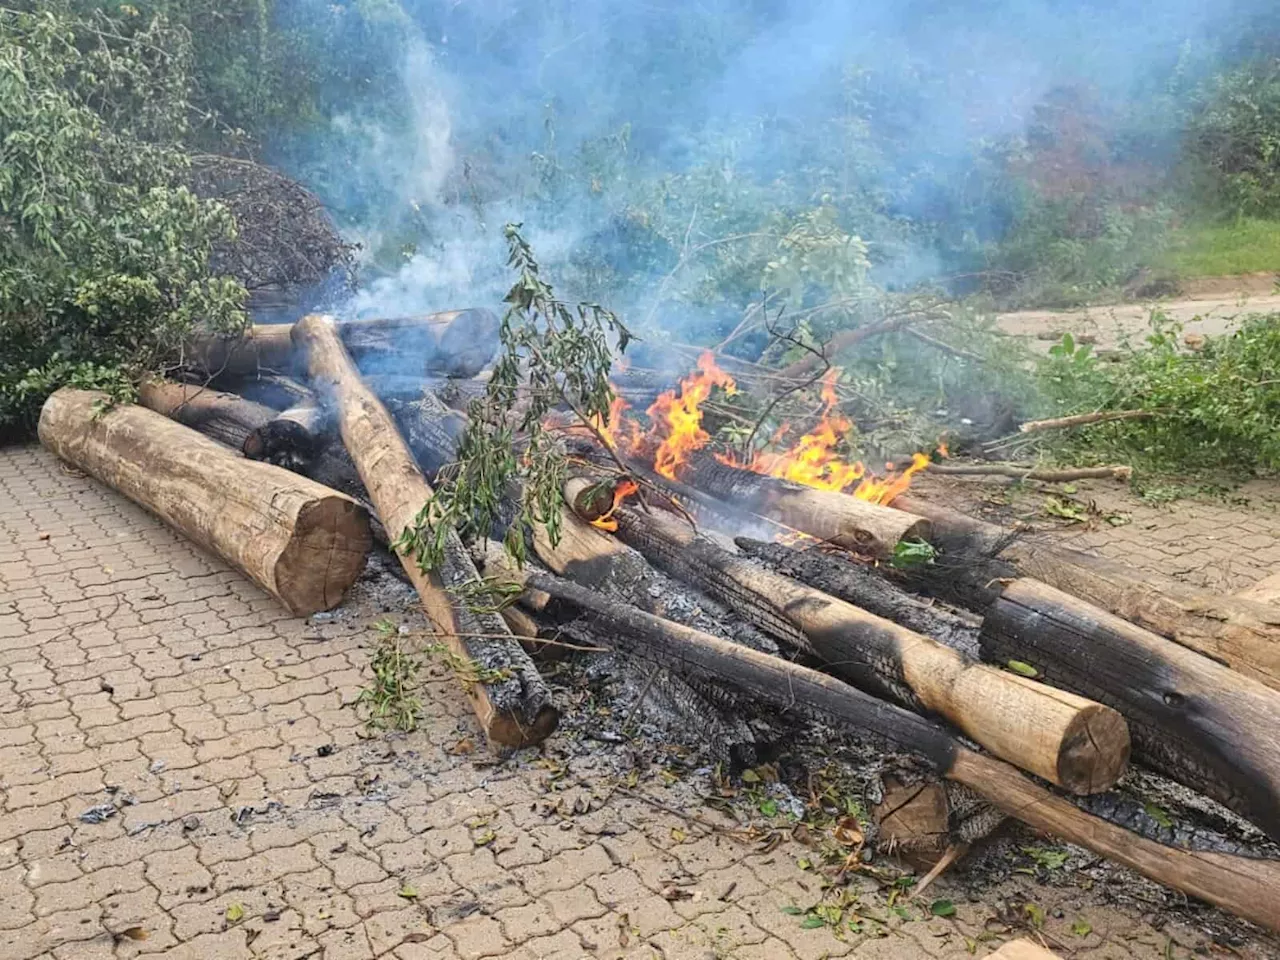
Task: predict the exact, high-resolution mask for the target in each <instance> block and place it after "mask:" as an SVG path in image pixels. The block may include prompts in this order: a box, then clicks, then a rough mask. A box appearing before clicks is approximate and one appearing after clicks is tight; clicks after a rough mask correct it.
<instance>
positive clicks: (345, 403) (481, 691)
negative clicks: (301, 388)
mask: <svg viewBox="0 0 1280 960" xmlns="http://www.w3.org/2000/svg"><path fill="white" fill-rule="evenodd" d="M295 335H296V336H297V338H298V346H299V347H300V348H301V349H302V351H303V352H304V353H305V354H306V356H307V363H308V369H309V371H310V373H311V377H312V380H313V383H314V384H315V385H316V387H317V389H318V391H319V393H320V395H321V397H322V399H325V400H326V401H327V402H331V403H332V404H333V407H334V410H335V412H336V414H337V417H338V423H339V427H340V429H341V433H342V438H343V441H344V443H345V444H346V447H347V449H348V451H349V452H350V453H351V458H352V460H353V461H354V462H355V465H356V467H357V469H358V470H359V471H360V478H361V480H362V481H363V482H364V485H365V488H366V489H367V490H368V491H369V496H370V499H371V500H372V501H373V504H374V506H375V508H376V509H377V511H378V516H379V517H380V518H381V519H382V522H383V524H384V525H385V526H386V528H387V531H388V533H391V534H392V535H394V536H398V535H399V533H400V531H403V530H404V529H406V528H407V527H409V526H410V525H412V524H413V523H414V519H415V517H416V516H417V514H418V512H419V510H421V508H422V507H423V506H424V505H425V504H426V503H427V502H428V500H429V499H430V498H431V496H432V491H431V487H430V486H429V485H428V484H427V482H426V480H425V479H423V476H422V472H421V471H420V470H419V468H418V466H417V464H416V463H415V462H414V459H413V455H412V454H411V453H410V451H409V449H408V447H407V446H405V443H404V440H403V439H402V438H401V436H400V433H399V431H398V430H397V429H396V426H395V421H394V420H393V419H392V418H391V415H390V414H389V413H387V411H386V408H385V407H383V406H382V404H381V403H380V402H379V401H378V399H377V397H375V396H374V395H373V393H372V391H370V390H369V389H368V388H367V387H366V386H365V385H364V384H363V382H361V380H360V376H359V374H358V373H357V372H356V368H355V364H354V363H353V362H352V361H351V358H350V356H349V355H348V354H347V352H346V350H345V348H344V347H343V346H342V341H341V340H340V339H339V337H338V332H337V326H336V324H335V323H334V322H333V321H332V320H331V319H329V318H327V317H319V316H311V317H307V318H305V319H304V320H301V321H299V322H298V324H296V325H295ZM400 560H401V564H402V565H403V566H404V569H405V572H406V573H407V574H408V576H409V579H410V580H411V581H412V583H413V585H414V588H415V589H416V590H417V592H418V595H419V597H421V599H422V604H423V608H424V609H425V610H426V613H427V615H428V617H429V618H430V619H431V620H432V622H433V623H434V624H435V626H436V629H437V630H438V631H439V632H440V633H441V634H442V635H443V637H444V639H445V641H446V642H447V643H448V645H449V647H450V649H451V650H452V651H453V653H454V655H455V656H456V657H457V658H458V659H459V661H460V662H461V663H462V664H464V665H474V667H475V668H476V674H477V676H476V677H474V678H467V679H466V680H465V681H464V687H465V688H466V691H467V694H468V696H469V697H470V699H471V703H472V707H473V708H474V710H475V712H476V716H477V717H478V718H479V720H480V725H481V727H482V729H483V730H484V732H485V735H486V736H487V737H488V738H489V740H490V742H491V743H495V744H500V745H503V746H524V745H528V744H532V743H538V742H540V741H541V740H543V739H545V738H546V737H547V736H548V735H549V734H550V733H551V731H552V730H553V729H555V726H556V722H557V719H558V713H557V711H556V709H555V708H554V707H553V706H552V704H551V696H550V691H549V690H548V689H547V686H546V683H545V682H544V681H543V679H542V677H540V676H539V675H538V671H537V669H536V668H535V667H534V665H533V662H532V661H531V660H530V659H529V655H528V654H527V653H526V652H525V651H524V650H523V649H522V648H521V646H520V644H519V643H517V642H516V640H515V638H514V637H512V635H511V632H510V630H508V629H507V626H506V623H505V622H504V621H503V619H502V618H501V616H499V615H498V614H497V613H495V612H485V611H480V610H476V609H472V608H470V607H469V606H467V604H465V603H464V602H463V601H462V600H461V599H460V597H459V596H458V593H459V591H460V590H462V589H464V588H465V587H466V586H467V585H469V584H474V583H476V582H477V581H478V580H479V577H478V575H477V574H476V570H475V566H474V565H473V563H472V561H471V558H470V556H469V555H468V554H467V552H466V549H465V547H463V545H462V542H461V541H460V540H459V539H458V536H457V534H456V533H454V532H453V531H449V533H448V535H447V536H446V539H445V544H444V557H443V560H442V562H441V564H440V566H439V568H438V569H436V570H433V571H431V572H430V573H426V572H424V571H423V570H422V569H421V568H420V567H419V565H418V562H417V559H416V558H415V557H413V556H409V555H401V558H400ZM467 669H468V670H469V669H470V666H468V667H467Z"/></svg>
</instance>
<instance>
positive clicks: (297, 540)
mask: <svg viewBox="0 0 1280 960" xmlns="http://www.w3.org/2000/svg"><path fill="white" fill-rule="evenodd" d="M372 544H373V536H372V534H371V533H370V530H369V514H368V512H367V511H366V510H365V508H364V507H362V506H361V505H360V504H358V503H356V502H355V501H354V500H352V499H350V498H349V497H344V496H342V495H341V494H337V493H334V494H333V495H332V496H325V497H317V498H316V499H315V500H313V501H312V502H311V503H309V504H307V505H306V506H305V507H303V508H302V509H301V510H299V511H298V519H297V523H296V526H295V531H294V537H293V540H292V542H290V544H289V546H288V547H286V548H285V550H284V551H283V552H282V553H281V554H280V557H279V559H278V560H277V561H276V564H275V569H274V574H275V586H276V592H277V593H278V595H279V596H280V599H281V600H283V601H284V602H285V605H286V606H288V607H289V609H290V610H291V611H292V612H293V613H295V614H297V615H299V616H307V615H309V614H312V613H316V612H318V611H320V610H329V609H332V608H333V607H336V606H337V605H338V604H339V603H340V602H341V601H342V597H343V594H345V593H346V592H347V589H348V588H349V587H350V586H351V584H353V583H354V582H355V580H356V577H358V576H359V575H360V572H361V571H362V570H363V569H364V562H365V557H366V556H367V555H368V553H369V548H370V546H372Z"/></svg>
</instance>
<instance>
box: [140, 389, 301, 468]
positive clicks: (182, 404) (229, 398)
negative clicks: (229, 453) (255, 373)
mask: <svg viewBox="0 0 1280 960" xmlns="http://www.w3.org/2000/svg"><path fill="white" fill-rule="evenodd" d="M138 403H140V404H141V405H142V406H144V407H146V408H147V409H149V410H154V411H155V412H156V413H159V414H162V415H163V416H166V417H168V418H169V419H170V420H176V421H177V422H178V423H180V424H182V425H183V426H184V427H190V428H191V429H192V430H195V431H198V432H199V433H202V434H204V435H205V436H206V437H209V438H211V439H213V440H217V441H218V442H219V443H221V444H224V445H226V446H228V447H231V448H232V449H234V450H243V449H244V446H245V443H246V442H247V441H248V439H249V437H250V436H252V435H253V432H254V431H255V430H259V429H261V428H262V427H263V426H264V425H265V424H267V423H270V422H271V420H272V418H274V417H275V415H276V412H275V411H274V410H272V409H271V408H270V407H264V406H263V405H262V404H260V403H254V402H253V401H252V400H246V399H245V398H244V397H239V396H236V395H235V394H234V393H222V392H221V391H218V390H212V389H210V388H209V387H200V386H195V385H193V384H186V383H174V382H173V381H172V380H150V381H148V382H146V383H144V384H143V385H142V386H141V387H139V388H138ZM255 459H262V458H255Z"/></svg>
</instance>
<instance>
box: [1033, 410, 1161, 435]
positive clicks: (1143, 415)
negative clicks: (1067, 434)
mask: <svg viewBox="0 0 1280 960" xmlns="http://www.w3.org/2000/svg"><path fill="white" fill-rule="evenodd" d="M1158 415H1159V411H1156V410H1099V411H1097V412H1095V413H1077V414H1074V415H1072V416H1070V417H1054V418H1052V419H1050V420H1028V421H1026V422H1025V423H1023V424H1022V425H1021V426H1019V427H1018V432H1019V433H1039V432H1040V431H1042V430H1065V429H1067V428H1069V427H1087V426H1090V425H1092V424H1095V423H1112V422H1114V421H1116V420H1146V419H1149V418H1151V417H1155V416H1158Z"/></svg>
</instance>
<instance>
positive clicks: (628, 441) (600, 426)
mask: <svg viewBox="0 0 1280 960" xmlns="http://www.w3.org/2000/svg"><path fill="white" fill-rule="evenodd" d="M609 386H610V388H611V389H612V390H613V399H612V400H611V401H609V414H608V416H607V417H605V418H604V419H601V417H600V416H599V415H598V414H596V415H593V416H592V417H591V425H592V426H593V427H595V428H596V430H597V431H599V435H600V436H601V437H603V438H604V441H605V443H607V444H608V445H609V446H610V447H611V448H612V449H614V450H617V449H618V448H619V445H621V447H622V448H623V449H629V448H631V447H633V446H635V445H636V443H637V442H638V441H639V439H640V427H639V425H638V424H637V423H636V422H635V421H634V420H632V419H630V418H628V417H627V416H626V412H627V410H629V409H630V408H631V404H629V403H627V401H626V400H624V399H622V397H620V396H618V388H617V387H615V386H613V384H609Z"/></svg>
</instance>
